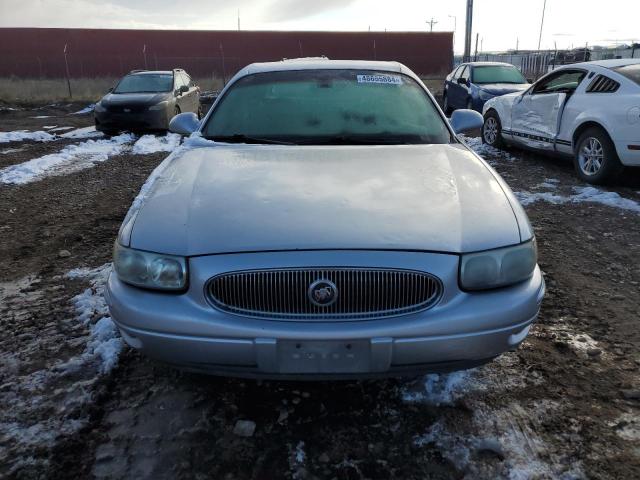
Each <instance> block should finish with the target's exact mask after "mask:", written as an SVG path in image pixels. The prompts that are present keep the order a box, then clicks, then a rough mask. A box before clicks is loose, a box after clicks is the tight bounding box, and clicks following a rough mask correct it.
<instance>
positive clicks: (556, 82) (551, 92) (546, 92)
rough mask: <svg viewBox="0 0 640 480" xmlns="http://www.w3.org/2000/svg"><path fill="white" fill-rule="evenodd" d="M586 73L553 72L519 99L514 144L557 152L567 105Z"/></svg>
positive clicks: (514, 117) (513, 116)
mask: <svg viewBox="0 0 640 480" xmlns="http://www.w3.org/2000/svg"><path fill="white" fill-rule="evenodd" d="M586 73H587V72H586V71H585V70H581V69H564V70H561V71H557V72H554V73H551V74H549V75H547V76H545V77H543V78H542V79H540V80H539V81H538V82H537V83H535V84H534V85H533V86H532V87H531V88H530V89H529V90H527V92H525V93H524V94H523V95H521V96H520V97H519V98H517V99H516V100H515V101H514V103H513V108H512V109H511V134H512V136H513V141H515V142H518V143H521V144H523V145H526V146H528V147H531V148H535V149H537V150H550V151H552V150H555V141H556V137H557V135H558V131H559V128H560V120H561V118H562V113H563V111H564V107H565V104H566V102H567V101H569V99H570V97H571V95H573V93H574V92H575V90H576V88H578V86H579V85H580V83H581V82H582V80H583V79H584V77H585V76H586Z"/></svg>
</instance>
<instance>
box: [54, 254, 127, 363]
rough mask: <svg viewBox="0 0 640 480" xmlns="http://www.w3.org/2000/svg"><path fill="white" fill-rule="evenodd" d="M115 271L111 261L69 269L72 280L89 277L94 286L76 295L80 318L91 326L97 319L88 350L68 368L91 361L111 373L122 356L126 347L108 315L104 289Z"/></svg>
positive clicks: (91, 327) (73, 360) (74, 300)
mask: <svg viewBox="0 0 640 480" xmlns="http://www.w3.org/2000/svg"><path fill="white" fill-rule="evenodd" d="M110 273H111V264H110V263H108V264H105V265H103V266H101V267H97V268H93V269H87V268H78V269H74V270H71V271H69V272H68V273H67V274H66V275H65V277H66V278H70V279H86V280H89V282H90V283H91V287H90V288H87V289H86V290H85V291H84V292H82V293H81V294H79V295H76V296H75V297H73V299H72V302H73V304H74V306H75V309H76V312H77V316H78V320H80V321H81V322H82V323H83V324H85V325H88V324H90V323H91V321H92V319H95V318H97V321H95V323H93V324H91V326H90V331H89V341H88V343H87V347H86V349H85V352H84V353H83V354H82V356H81V357H80V358H75V359H72V361H70V362H68V363H67V365H65V367H67V366H68V367H71V368H73V367H74V366H78V364H86V363H87V362H93V361H98V363H99V365H100V367H99V371H100V373H102V374H104V373H108V372H109V371H111V369H113V367H114V366H115V365H116V364H117V363H118V357H119V356H120V352H121V351H122V348H123V346H124V344H123V342H122V339H121V338H120V335H119V334H118V329H117V328H116V326H115V324H114V323H113V321H112V320H111V318H110V317H109V316H108V314H109V309H108V307H107V302H106V301H105V299H104V289H105V286H106V283H107V279H108V278H109V274H110Z"/></svg>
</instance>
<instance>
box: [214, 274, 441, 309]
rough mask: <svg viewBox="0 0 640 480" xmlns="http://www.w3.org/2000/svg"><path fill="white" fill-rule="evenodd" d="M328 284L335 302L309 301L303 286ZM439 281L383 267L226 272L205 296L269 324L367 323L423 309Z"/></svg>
mask: <svg viewBox="0 0 640 480" xmlns="http://www.w3.org/2000/svg"><path fill="white" fill-rule="evenodd" d="M318 280H328V281H329V282H332V283H333V284H335V286H336V287H337V290H338V292H337V297H338V299H337V301H335V303H332V304H331V305H328V306H325V307H323V306H320V305H317V304H314V302H312V301H310V299H309V296H308V295H309V292H308V291H309V287H310V286H311V285H312V284H313V283H315V282H317V281H318ZM442 292H443V287H442V282H441V281H440V280H439V279H438V278H436V277H435V276H433V275H431V274H429V273H426V272H420V271H415V270H399V269H386V268H373V269H372V268H360V267H353V268H344V267H337V268H333V267H331V268H327V267H310V268H284V269H264V270H243V271H237V272H227V273H223V274H220V275H217V276H215V277H213V278H211V279H210V280H209V281H208V282H207V283H206V285H205V294H206V297H207V299H208V300H209V302H210V303H211V305H212V306H214V307H215V308H217V309H219V310H222V311H224V312H227V313H232V314H236V315H242V316H245V317H256V318H268V319H275V320H307V321H309V320H318V321H323V320H345V321H346V320H369V319H377V318H383V317H391V316H396V315H405V314H409V313H416V312H420V311H423V310H427V309H428V308H431V307H432V306H434V305H435V304H436V303H437V302H438V301H439V300H440V298H441V296H442Z"/></svg>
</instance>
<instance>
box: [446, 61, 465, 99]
mask: <svg viewBox="0 0 640 480" xmlns="http://www.w3.org/2000/svg"><path fill="white" fill-rule="evenodd" d="M462 70H464V65H460V66H458V67H457V68H455V69H454V70H453V72H452V73H451V74H450V75H449V76H448V77H447V79H446V81H445V85H444V91H445V93H446V94H447V96H449V92H450V91H451V89H452V88H453V87H454V86H456V85H457V83H456V82H457V81H458V78H459V77H460V74H461V73H462Z"/></svg>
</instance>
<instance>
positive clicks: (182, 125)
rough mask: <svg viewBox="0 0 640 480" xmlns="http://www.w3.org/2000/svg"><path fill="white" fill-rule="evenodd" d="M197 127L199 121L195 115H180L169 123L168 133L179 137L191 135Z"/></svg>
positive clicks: (188, 113)
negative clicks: (176, 134)
mask: <svg viewBox="0 0 640 480" xmlns="http://www.w3.org/2000/svg"><path fill="white" fill-rule="evenodd" d="M199 126H200V121H199V120H198V116H197V115H196V114H195V113H193V112H186V113H180V114H178V115H176V116H175V117H173V118H172V119H171V121H170V122H169V131H171V132H173V133H178V134H180V135H191V134H192V133H193V132H195V131H196V130H197V129H198V127H199Z"/></svg>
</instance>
